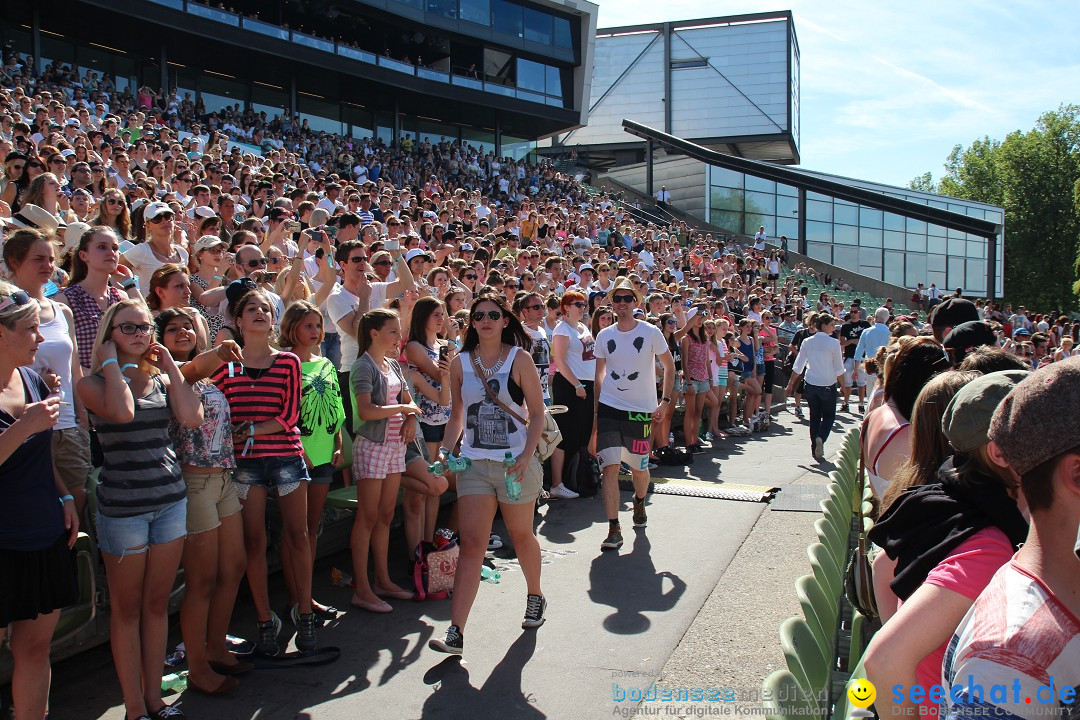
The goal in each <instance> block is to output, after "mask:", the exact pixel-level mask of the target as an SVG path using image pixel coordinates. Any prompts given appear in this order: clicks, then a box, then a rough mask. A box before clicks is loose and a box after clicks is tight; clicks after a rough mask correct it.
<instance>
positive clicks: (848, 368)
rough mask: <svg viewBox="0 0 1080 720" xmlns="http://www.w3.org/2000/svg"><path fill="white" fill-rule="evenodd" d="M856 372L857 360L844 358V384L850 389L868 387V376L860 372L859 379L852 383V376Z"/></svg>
mask: <svg viewBox="0 0 1080 720" xmlns="http://www.w3.org/2000/svg"><path fill="white" fill-rule="evenodd" d="M854 371H855V358H844V384H845V385H847V386H848V387H866V374H865V373H864V372H861V371H860V372H859V377H858V379H857V380H855V381H854V382H852V381H851V374H852V373H853V372H854Z"/></svg>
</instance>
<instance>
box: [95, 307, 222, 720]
mask: <svg viewBox="0 0 1080 720" xmlns="http://www.w3.org/2000/svg"><path fill="white" fill-rule="evenodd" d="M152 328H153V321H152V320H151V318H150V314H149V313H148V312H147V310H146V306H145V305H144V304H143V303H142V302H141V301H139V300H123V301H121V302H119V303H117V304H115V305H113V306H112V307H110V308H109V309H108V310H107V311H106V312H105V315H104V316H103V317H102V322H101V327H100V329H99V330H98V335H97V339H96V341H95V343H94V351H93V364H92V366H91V368H90V371H91V373H90V375H88V376H87V377H84V378H83V379H81V380H80V381H79V383H78V385H77V388H76V389H77V392H78V394H79V398H80V399H81V400H82V402H83V404H84V405H85V406H86V409H87V411H88V412H89V414H90V421H91V422H92V423H93V426H94V429H95V431H96V432H97V438H98V441H99V442H100V444H101V449H102V453H103V455H104V458H105V462H104V466H103V467H102V470H101V475H100V478H99V485H98V491H97V502H98V511H97V523H96V527H97V541H98V547H99V548H100V549H101V554H102V557H103V560H104V564H105V575H106V578H107V580H108V583H109V598H110V602H111V609H112V614H111V616H110V619H109V633H110V639H111V641H112V651H113V661H114V663H115V665H116V672H117V675H118V676H119V679H120V687H121V689H122V690H123V693H124V705H125V708H126V710H127V716H128V717H142V716H144V715H148V714H154V715H160V714H161V712H162V710H163V708H164V705H165V703H164V702H163V701H162V699H161V674H162V670H163V667H164V657H165V643H166V639H167V634H168V606H169V595H170V593H171V591H172V589H173V585H174V583H175V581H176V571H177V568H178V567H179V565H180V556H181V553H182V552H183V545H184V543H183V538H184V537H185V536H186V535H187V487H186V485H185V484H184V478H183V475H182V473H181V468H180V464H179V462H178V461H177V457H176V452H175V451H174V449H173V445H172V440H171V439H170V437H169V424H170V423H171V422H172V421H173V420H174V419H175V421H176V422H177V423H179V424H180V425H183V426H184V427H188V428H196V427H199V426H200V425H201V424H202V422H203V410H202V404H201V403H200V401H199V398H198V397H197V396H196V395H195V393H194V392H193V391H192V389H191V387H190V386H189V385H188V384H187V381H186V380H185V378H184V376H183V375H182V374H181V373H180V370H179V368H178V367H177V366H176V363H175V362H173V359H172V356H171V355H170V354H169V351H168V350H166V349H165V347H164V346H162V345H160V344H158V343H156V342H154V339H153V336H152V335H151V329H152Z"/></svg>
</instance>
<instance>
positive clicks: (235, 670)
mask: <svg viewBox="0 0 1080 720" xmlns="http://www.w3.org/2000/svg"><path fill="white" fill-rule="evenodd" d="M210 669H211V670H213V671H214V672H216V673H217V674H218V675H228V676H230V677H237V676H239V675H247V674H248V673H249V672H251V671H252V670H254V669H255V663H250V662H243V661H241V662H238V663H235V664H234V665H227V664H226V663H222V662H217V661H214V660H211V661H210Z"/></svg>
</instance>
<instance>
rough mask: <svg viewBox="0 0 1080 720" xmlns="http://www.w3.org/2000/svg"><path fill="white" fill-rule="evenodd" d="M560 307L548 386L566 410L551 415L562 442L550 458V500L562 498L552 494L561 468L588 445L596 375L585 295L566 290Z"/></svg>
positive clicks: (560, 476)
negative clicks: (553, 369)
mask: <svg viewBox="0 0 1080 720" xmlns="http://www.w3.org/2000/svg"><path fill="white" fill-rule="evenodd" d="M560 306H561V308H562V313H563V316H562V320H561V321H560V322H559V324H558V325H556V326H555V332H554V333H553V335H552V338H551V351H552V352H551V354H552V357H553V358H554V360H555V368H556V371H555V376H554V379H553V381H552V384H551V401H552V403H553V404H555V405H565V406H567V408H569V409H568V410H567V412H565V413H560V414H559V415H556V416H555V420H556V422H557V423H558V424H559V430H560V431H561V432H562V442H560V443H559V449H558V450H556V451H555V454H554V455H552V456H551V477H552V481H551V482H552V497H565V495H563V493H562V492H561V491H560V494H559V495H556V494H555V493H554V490H555V488H556V487H557V486H559V485H562V484H563V481H564V477H563V474H564V473H563V471H564V466H565V464H566V463H567V461H568V460H569V459H570V458H572V457H573V455H574V454H575V453H577V452H579V451H581V450H582V449H583V448H585V447H586V446H587V445H588V442H589V438H590V437H591V436H592V430H593V380H594V379H595V375H596V358H595V357H594V356H593V343H594V341H593V334H592V330H591V329H590V328H589V326H588V325H587V324H586V323H585V322H584V320H585V316H586V314H585V311H586V309H587V308H588V302H586V300H585V296H584V295H583V294H581V293H579V292H577V291H576V290H567V291H566V293H564V294H563V296H562V300H561V302H560ZM567 492H569V490H567ZM575 497H576V493H575Z"/></svg>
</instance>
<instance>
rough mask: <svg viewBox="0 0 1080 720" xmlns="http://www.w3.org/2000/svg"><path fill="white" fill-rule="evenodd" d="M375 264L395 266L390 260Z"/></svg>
mask: <svg viewBox="0 0 1080 720" xmlns="http://www.w3.org/2000/svg"><path fill="white" fill-rule="evenodd" d="M374 264H375V265H393V264H394V263H392V262H390V261H389V260H379V261H378V262H376V263H374Z"/></svg>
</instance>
